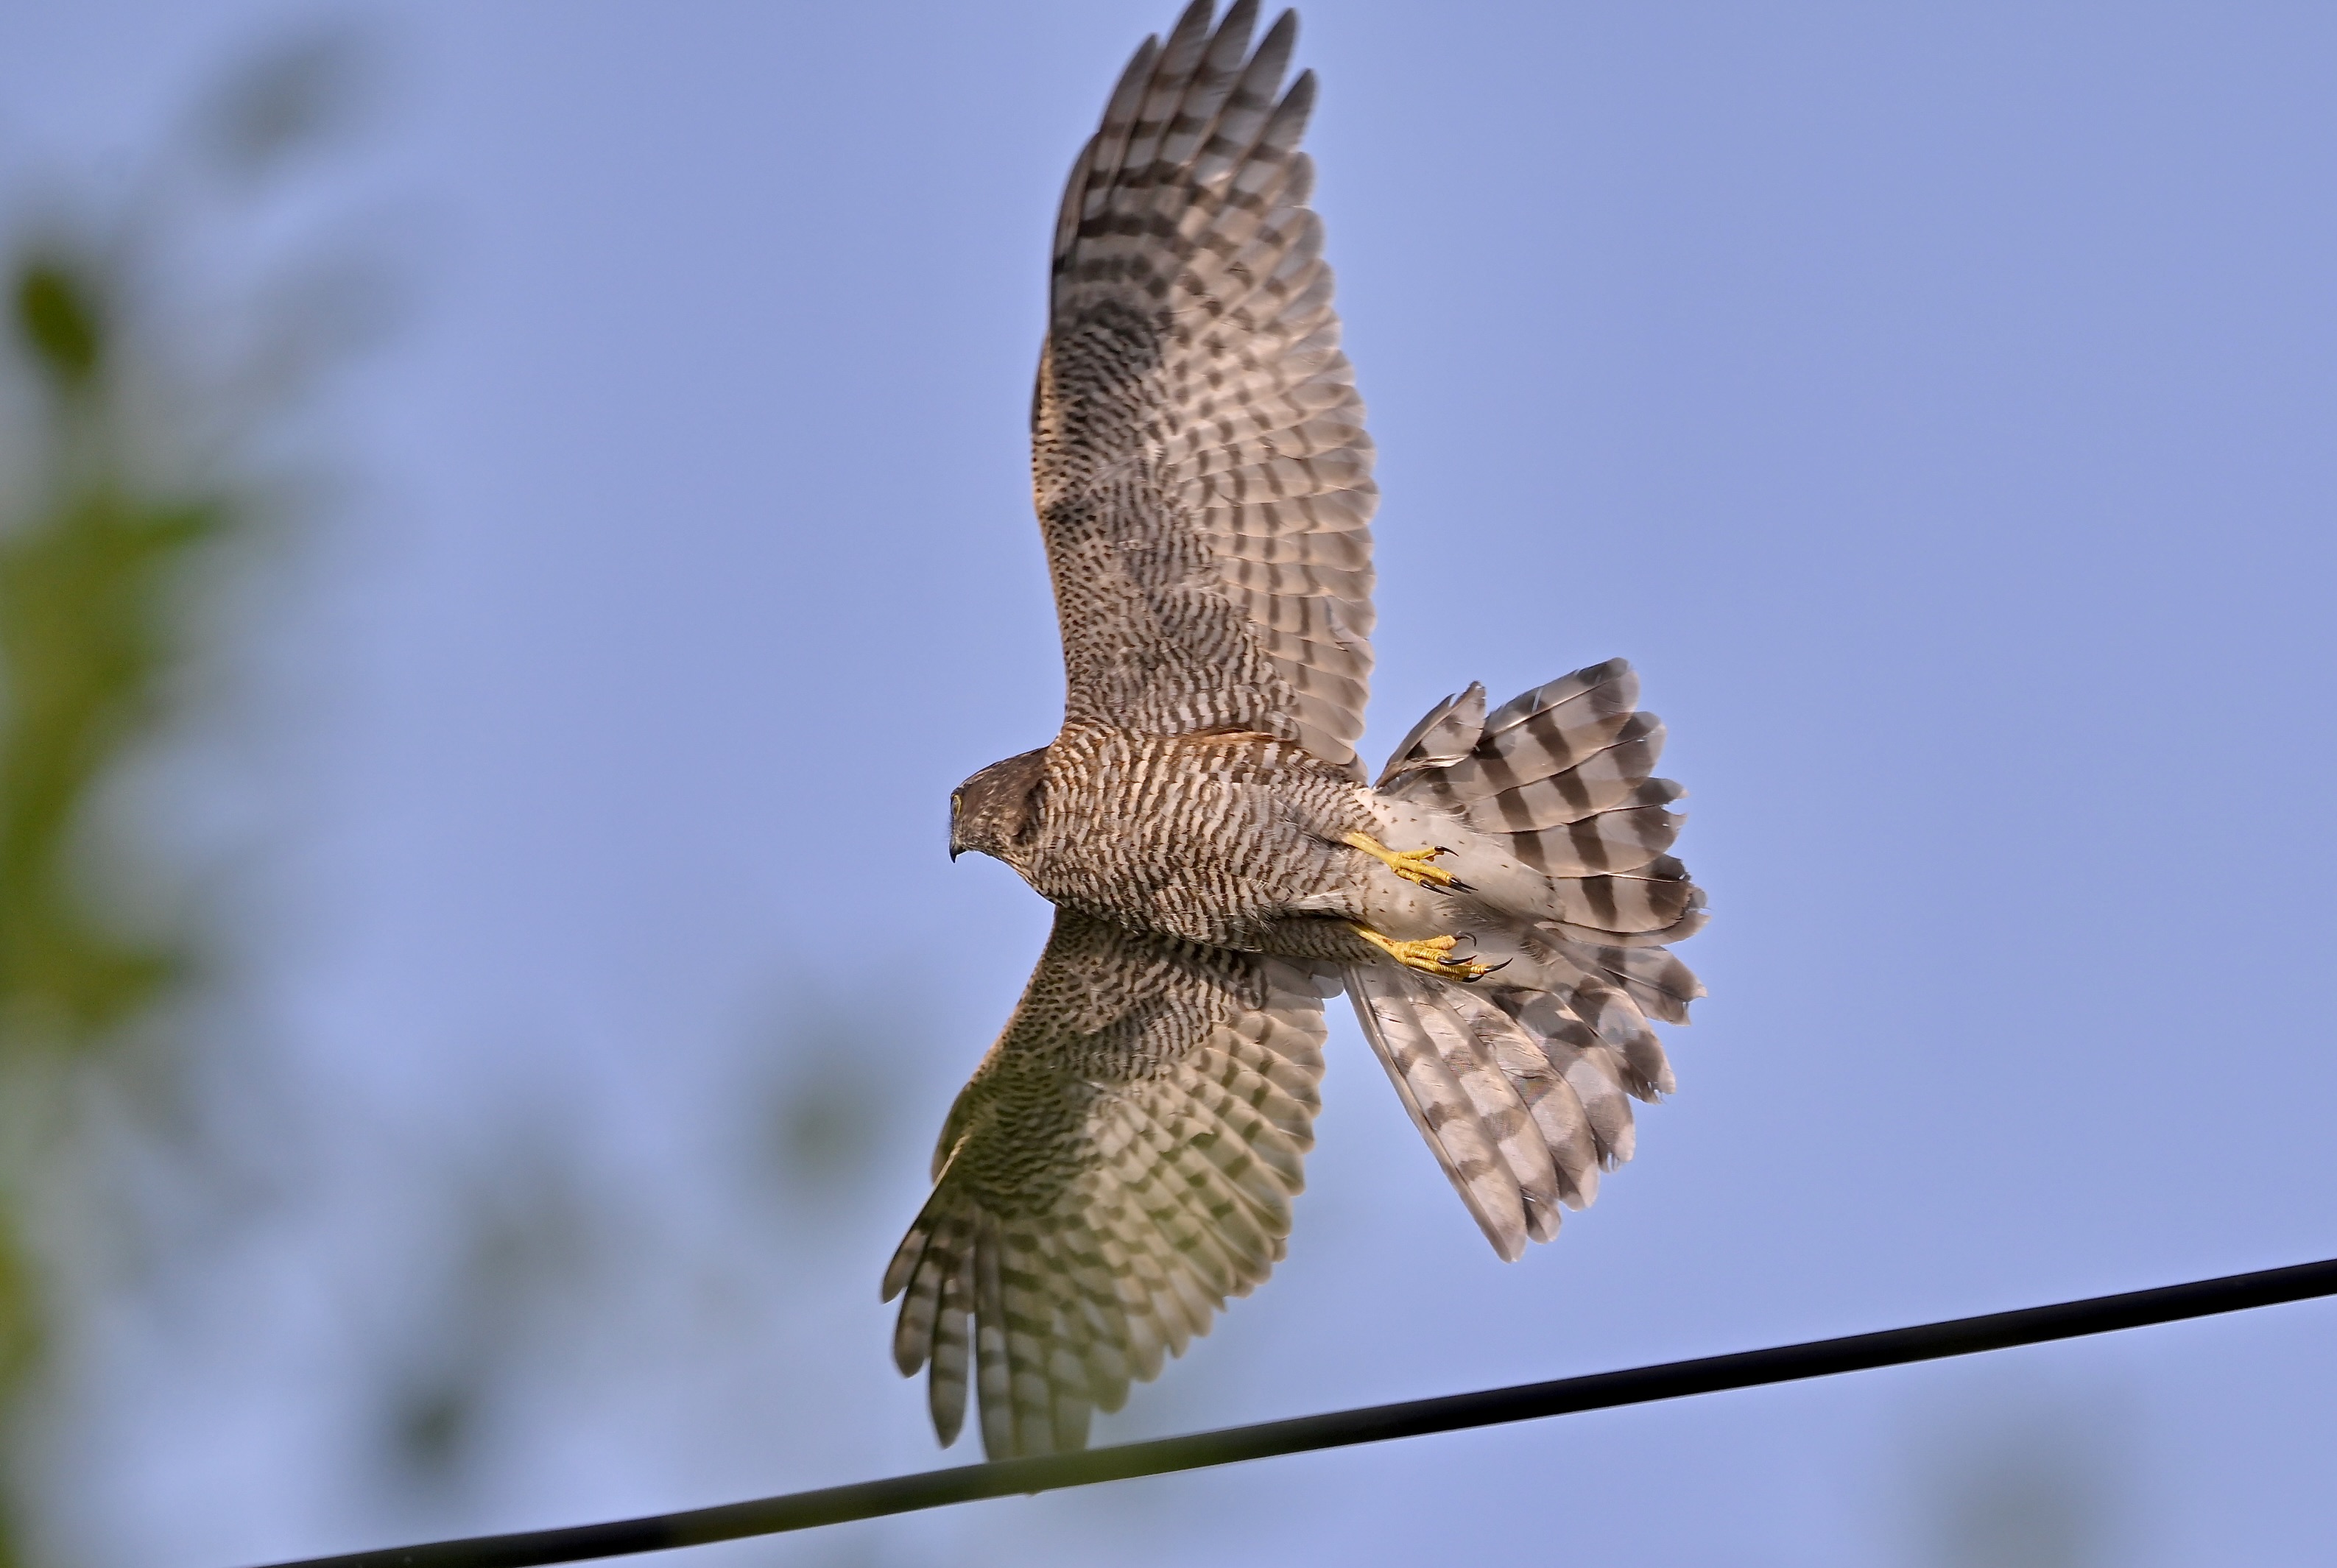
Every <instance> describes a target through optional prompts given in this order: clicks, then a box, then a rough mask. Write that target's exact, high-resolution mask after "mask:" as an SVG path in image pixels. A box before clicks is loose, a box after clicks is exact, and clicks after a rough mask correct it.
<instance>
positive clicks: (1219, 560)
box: [885, 0, 1704, 1457]
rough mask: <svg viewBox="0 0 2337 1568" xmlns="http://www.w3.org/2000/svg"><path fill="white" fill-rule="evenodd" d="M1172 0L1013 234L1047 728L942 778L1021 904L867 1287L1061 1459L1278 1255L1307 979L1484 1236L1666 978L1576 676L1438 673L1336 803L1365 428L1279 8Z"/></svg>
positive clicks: (1675, 1016)
mask: <svg viewBox="0 0 2337 1568" xmlns="http://www.w3.org/2000/svg"><path fill="white" fill-rule="evenodd" d="M1211 11H1212V6H1211V4H1210V0H1195V4H1194V5H1192V7H1191V8H1190V9H1189V10H1188V11H1186V12H1185V14H1184V15H1183V16H1182V17H1181V18H1180V19H1179V20H1178V23H1177V24H1176V26H1175V28H1174V29H1173V30H1172V31H1171V32H1170V34H1168V41H1167V42H1166V43H1162V42H1160V41H1159V39H1148V40H1147V41H1146V42H1145V44H1144V45H1143V47H1141V48H1140V49H1139V50H1138V51H1137V53H1136V56H1135V58H1134V59H1133V60H1131V61H1130V62H1129V66H1128V69H1127V71H1126V73H1124V74H1123V75H1122V76H1121V77H1120V84H1119V86H1118V87H1117V88H1115V89H1114V90H1113V93H1112V95H1111V99H1110V104H1109V105H1108V107H1107V108H1106V109H1105V111H1104V115H1103V122H1102V124H1101V126H1100V129H1098V131H1096V133H1095V135H1094V137H1093V138H1092V139H1091V140H1090V141H1089V142H1088V144H1087V147H1086V149H1085V151H1082V152H1081V153H1080V157H1079V161H1078V162H1077V164H1076V165H1075V166H1074V167H1073V169H1072V170H1071V180H1070V183H1069V185H1068V187H1067V188H1066V190H1065V191H1064V194H1063V203H1062V209H1061V218H1060V219H1059V220H1058V221H1057V224H1056V228H1055V239H1054V252H1053V255H1054V267H1053V279H1052V286H1051V300H1050V303H1051V309H1050V317H1049V328H1048V336H1047V342H1046V346H1045V349H1044V351H1043V353H1042V355H1041V360H1040V365H1039V378H1038V390H1037V394H1036V398H1035V400H1034V403H1033V406H1032V479H1033V484H1034V488H1035V491H1036V502H1037V509H1038V513H1039V522H1040V528H1041V532H1042V533H1043V535H1044V538H1045V541H1046V549H1047V559H1048V563H1049V566H1050V568H1051V570H1052V572H1053V576H1054V587H1055V599H1056V606H1057V610H1058V615H1059V618H1060V621H1061V631H1062V641H1063V658H1064V664H1065V666H1066V668H1067V673H1068V694H1067V697H1066V700H1065V704H1064V715H1063V726H1062V730H1061V734H1059V735H1057V736H1056V737H1055V739H1054V740H1053V741H1052V742H1051V743H1050V744H1048V745H1045V746H1042V747H1041V748H1040V749H1038V750H1036V751H1032V752H1026V753H1023V754H1022V755H1020V756H1014V757H1010V758H1008V759H1007V760H1006V761H1004V762H1001V763H997V764H994V765H992V766H990V767H987V768H985V769H983V771H982V772H980V773H978V774H974V775H973V777H972V778H971V779H968V780H967V781H966V783H965V784H963V786H962V787H961V788H960V789H959V790H958V791H957V793H956V794H954V795H953V797H952V798H951V816H950V852H951V854H952V855H953V857H954V856H955V855H956V854H957V853H959V852H962V851H965V850H978V851H980V852H983V853H985V854H990V855H994V856H996V857H997V858H998V859H1000V860H1002V861H1004V862H1006V863H1007V864H1008V865H1010V866H1012V867H1013V868H1014V869H1015V870H1016V871H1017V872H1021V873H1022V877H1023V878H1024V880H1025V881H1028V882H1029V883H1030V884H1031V886H1032V888H1034V889H1036V890H1037V891H1039V892H1040V893H1041V894H1042V895H1043V896H1045V897H1046V898H1047V899H1049V900H1050V901H1052V902H1053V903H1054V905H1055V906H1056V914H1055V925H1054V930H1053V933H1052V935H1051V936H1050V938H1049V939H1048V941H1047V946H1046V950H1045V952H1044V953H1043V954H1042V955H1041V958H1040V959H1039V967H1038V969H1037V972H1036V973H1034V974H1033V975H1032V977H1031V982H1030V986H1029V988H1028V989H1026V990H1025V991H1024V993H1023V996H1022V1002H1021V1004H1020V1005H1019V1006H1018V1007H1017V1008H1016V1009H1015V1012H1014V1016H1013V1018H1012V1019H1011V1020H1010V1021H1009V1022H1008V1023H1007V1025H1006V1028H1005V1031H1004V1033H1002V1035H1001V1036H1000V1037H999V1038H998V1042H997V1044H996V1045H994V1046H993V1047H992V1048H991V1050H990V1053H989V1055H988V1056H987V1057H984V1058H983V1061H982V1064H981V1065H980V1066H978V1067H977V1068H976V1069H975V1071H974V1075H973V1081H972V1082H971V1083H969V1084H967V1085H966V1086H965V1088H964V1090H963V1093H961V1094H960V1095H959V1096H958V1098H957V1103H956V1105H955V1106H954V1107H953V1109H952V1110H951V1112H950V1114H949V1117H948V1122H947V1125H945V1126H944V1129H943V1132H942V1137H941V1144H940V1146H939V1148H938V1149H937V1150H936V1151H935V1154H934V1191H933V1195H932V1197H931V1198H930V1199H929V1200H928V1201H927V1203H925V1205H924V1210H923V1211H922V1212H921V1213H919V1214H918V1216H917V1219H916V1222H915V1223H914V1225H912V1226H911V1228H910V1231H909V1233H908V1236H907V1237H906V1239H905V1240H904V1241H903V1242H902V1243H901V1247H900V1251H899V1252H898V1253H897V1254H896V1255H895V1258H894V1260H893V1263H892V1267H891V1268H890V1270H889V1271H887V1272H886V1274H885V1299H886V1300H891V1299H892V1298H893V1297H894V1296H895V1295H899V1296H901V1297H902V1302H901V1309H900V1317H899V1320H898V1324H897V1328H896V1330H895V1338H894V1351H895V1359H896V1360H897V1361H898V1363H899V1365H900V1368H901V1370H902V1371H903V1373H904V1374H906V1375H912V1376H914V1374H915V1373H916V1372H917V1371H918V1370H919V1369H920V1368H931V1374H930V1378H929V1391H930V1401H931V1407H932V1413H933V1419H934V1427H936V1429H937V1430H938V1431H939V1433H940V1435H941V1437H942V1440H943V1441H944V1443H946V1442H949V1441H952V1440H953V1439H954V1438H955V1437H956V1435H957V1433H958V1430H959V1427H960V1426H961V1424H962V1423H963V1418H964V1415H965V1405H966V1392H967V1382H968V1378H969V1377H971V1378H972V1380H973V1386H974V1388H975V1390H976V1391H977V1393H978V1395H979V1399H980V1407H981V1419H982V1434H983V1446H984V1447H985V1449H986V1450H987V1451H988V1452H989V1453H990V1454H991V1455H992V1456H993V1457H1004V1456H1012V1455H1025V1454H1039V1453H1047V1452H1052V1451H1057V1450H1062V1449H1070V1448H1076V1447H1079V1446H1081V1445H1082V1444H1083V1443H1084V1442H1085V1441H1086V1438H1087V1430H1088V1422H1089V1417H1090V1412H1091V1411H1092V1410H1094V1409H1097V1408H1101V1409H1105V1410H1112V1409H1117V1408H1119V1407H1120V1403H1121V1401H1122V1400H1123V1399H1125V1398H1126V1397H1127V1394H1128V1389H1129V1384H1130V1383H1131V1382H1133V1381H1139V1380H1142V1379H1145V1378H1151V1377H1153V1376H1154V1375H1155V1374H1157V1373H1158V1372H1159V1369H1160V1366H1161V1361H1162V1359H1163V1357H1164V1356H1170V1355H1176V1354H1178V1353H1179V1352H1181V1351H1182V1350H1183V1349H1184V1348H1185V1346H1186V1344H1187V1343H1188V1340H1189V1339H1190V1338H1191V1337H1192V1336H1194V1335H1196V1334H1200V1333H1205V1332H1207V1331H1208V1325H1209V1320H1210V1318H1211V1315H1212V1314H1213V1313H1214V1312H1216V1311H1217V1310H1218V1309H1219V1308H1221V1307H1222V1306H1223V1305H1224V1303H1225V1300H1226V1298H1227V1296H1231V1295H1241V1294H1245V1293H1247V1291H1248V1290H1250V1289H1251V1288H1252V1287H1254V1286H1255V1285H1257V1283H1258V1282H1259V1281H1262V1280H1264V1279H1265V1278H1266V1273H1267V1271H1269V1270H1270V1269H1271V1268H1272V1267H1273V1265H1274V1264H1275V1262H1276V1261H1278V1260H1279V1259H1280V1258H1281V1257H1282V1255H1283V1244H1284V1238H1285V1237H1286V1235H1287V1233H1288V1232H1289V1227H1290V1201H1291V1197H1292V1195H1293V1194H1294V1193H1296V1192H1297V1191H1298V1190H1299V1185H1300V1164H1301V1161H1302V1158H1303V1157H1304V1155H1305V1152H1306V1150H1307V1149H1308V1147H1309V1146H1310V1145H1311V1144H1312V1142H1313V1134H1312V1130H1311V1126H1312V1122H1313V1118H1314V1115H1315V1108H1316V1105H1317V1099H1316V1094H1315V1085H1316V1082H1317V1080H1318V1079H1319V1077H1320V1076H1321V1074H1322V1071H1323V1058H1322V1051H1321V1047H1322V1043H1323V1037H1324V1022H1323V1000H1324V998H1326V997H1329V996H1334V995H1336V994H1337V993H1338V992H1339V991H1340V990H1341V989H1345V991H1346V992H1347V994H1348V995H1349V997H1351V998H1353V999H1354V1006H1355V1012H1356V1016H1357V1017H1358V1018H1360V1019H1361V1020H1362V1023H1363V1030H1364V1037H1366V1038H1367V1039H1368V1040H1369V1041H1370V1042H1371V1045H1372V1048H1373V1049H1374V1051H1376V1052H1377V1053H1378V1055H1379V1057H1380V1059H1381V1061H1382V1062H1383V1063H1384V1065H1385V1066H1386V1068H1387V1072H1388V1076H1389V1078H1390V1079H1391V1081H1393V1084H1394V1086H1395V1091H1396V1094H1397V1095H1398V1096H1400V1097H1401V1098H1402V1099H1403V1105H1404V1107H1405V1109H1406V1110H1408V1111H1409V1112H1411V1114H1412V1118H1413V1122H1414V1123H1415V1124H1416V1125H1418V1126H1419V1128H1420V1131H1421V1133H1422V1135H1423V1136H1424V1137H1425V1138H1426V1139H1427V1141H1428V1144H1429V1146H1430V1148H1432V1149H1433V1151H1434V1152H1435V1154H1436V1157H1437V1159H1438V1160H1439V1161H1440V1162H1441V1163H1442V1165H1443V1167H1444V1170H1445V1173H1446V1174H1448V1175H1449V1176H1450V1177H1451V1178H1452V1184H1453V1186H1454V1187H1455V1188H1456V1189H1457V1190H1458V1191H1459V1193H1460V1194H1461V1199H1462V1203H1465V1204H1466V1205H1467V1206H1468V1209H1469V1212H1470V1213H1471V1214H1472V1215H1473V1216H1474V1217H1475V1219H1476V1221H1477V1223H1478V1224H1479V1225H1480V1226H1481V1227H1482V1228H1483V1230H1484V1232H1485V1235H1486V1237H1487V1238H1488V1239H1489V1240H1490V1241H1491V1242H1492V1244H1493V1248H1494V1250H1495V1251H1497V1252H1499V1253H1500V1254H1501V1256H1502V1257H1503V1258H1505V1259H1514V1258H1516V1257H1518V1256H1519V1255H1520V1254H1521V1252H1522V1251H1524V1249H1525V1243H1526V1241H1527V1240H1528V1238H1532V1239H1535V1240H1539V1241H1547V1240H1549V1239H1550V1237H1552V1236H1554V1235H1556V1234H1557V1232H1558V1227H1559V1218H1560V1212H1561V1211H1562V1210H1563V1209H1565V1208H1580V1207H1582V1206H1583V1205H1585V1204H1587V1203H1589V1202H1590V1201H1591V1199H1592V1197H1593V1196H1594V1195H1595V1194H1596V1193H1597V1192H1598V1189H1599V1174H1600V1172H1601V1171H1602V1170H1604V1169H1609V1168H1611V1167H1613V1166H1614V1165H1616V1164H1620V1163H1621V1162H1622V1161H1624V1160H1627V1159H1628V1158H1629V1157H1630V1154H1631V1143H1632V1121H1631V1108H1630V1101H1631V1099H1633V1098H1637V1099H1642V1100H1654V1099H1655V1098H1657V1096H1659V1095H1661V1094H1663V1093H1665V1092H1667V1091H1668V1090H1669V1089H1670V1088H1671V1087H1672V1073H1671V1069H1670V1067H1669V1066H1667V1063H1666V1061H1665V1057H1664V1051H1663V1047H1661V1046H1660V1045H1659V1044H1658V1043H1657V1039H1656V1037H1655V1035H1654V1033H1653V1031H1652V1030H1651V1029H1650V1028H1649V1027H1648V1019H1649V1018H1657V1019H1661V1020H1664V1021H1667V1022H1670V1023H1685V1022H1687V1004H1688V1002H1689V1001H1690V1000H1691V999H1692V998H1695V997H1697V996H1699V995H1701V994H1702V988H1701V987H1699V986H1698V985H1697V982H1696V979H1695V977H1694V976H1692V975H1691V974H1690V973H1689V972H1688V970H1687V968H1686V967H1685V966H1683V965H1682V964H1681V963H1680V962H1679V960H1678V959H1676V958H1674V957H1673V956H1672V955H1671V954H1670V953H1669V952H1668V951H1667V950H1666V947H1665V944H1666V943H1667V942H1670V941H1674V940H1678V939H1680V938H1683V937H1686V936H1688V935H1690V934H1691V933H1693V932H1694V931H1695V930H1697V927H1698V926H1700V925H1701V924H1702V923H1703V919H1704V916H1703V902H1704V900H1703V895H1702V893H1701V892H1700V891H1698V890H1697V888H1696V887H1695V886H1694V885H1693V884H1692V883H1691V882H1690V881H1688V879H1687V872H1686V871H1685V870H1684V868H1682V866H1681V865H1680V863H1679V862H1677V861H1676V860H1674V859H1672V858H1671V857H1670V855H1669V854H1667V850H1668V849H1669V848H1670V846H1671V843H1672V840H1673V838H1674V836H1675V835H1676V834H1677V832H1678V827H1679V821H1680V819H1679V818H1678V817H1677V815H1675V814H1674V813H1672V812H1671V811H1670V810H1669V809H1668V808H1669V806H1670V804H1671V803H1672V802H1673V801H1674V800H1675V799H1677V797H1678V795H1679V794H1680V791H1679V789H1678V787H1677V785H1675V784H1671V783H1669V782H1668V781H1667V780H1663V779H1657V778H1653V777H1650V776H1649V770H1650V769H1651V768H1652V767H1653V766H1654V765H1655V762H1656V757H1657V751H1658V749H1659V748H1660V746H1661V745H1662V742H1663V734H1664V732H1663V726H1661V725H1660V724H1658V723H1657V721H1656V719H1655V718H1654V717H1653V716H1650V715H1648V714H1644V713H1640V712H1638V711H1637V704H1638V683H1637V680H1636V678H1635V677H1633V675H1632V673H1631V671H1630V668H1629V667H1628V666H1627V665H1625V664H1624V663H1623V662H1622V661H1621V660H1619V659H1618V660H1612V661H1610V662H1609V663H1606V664H1601V665H1595V666H1593V667H1590V668H1588V669H1584V670H1579V671H1577V672H1576V673H1575V674H1572V675H1569V676H1566V677H1562V678H1560V679H1559V680H1555V681H1552V682H1550V684H1549V685H1547V686H1544V687H1540V688H1538V689H1536V690H1533V691H1530V692H1528V693H1526V694H1525V695H1524V696H1520V697H1518V698H1516V699H1514V700H1513V701H1511V702H1509V703H1506V704H1504V705H1502V706H1501V707H1499V708H1496V709H1494V710H1492V711H1491V712H1488V711H1487V709H1486V704H1485V694H1484V690H1483V688H1482V687H1480V686H1475V685H1472V686H1471V687H1469V689H1468V690H1467V691H1465V692H1463V693H1462V694H1461V695H1460V696H1454V697H1449V698H1447V699H1446V700H1445V701H1443V702H1442V703H1440V704H1438V705H1437V706H1436V707H1435V708H1434V709H1433V711H1432V712H1431V713H1430V714H1429V715H1428V716H1426V717H1425V718H1423V719H1422V720H1421V721H1420V723H1419V724H1418V725H1416V726H1413V731H1412V733H1411V734H1410V735H1406V736H1405V737H1404V739H1403V741H1402V742H1401V743H1400V744H1399V745H1397V746H1396V748H1395V752H1394V755H1393V758H1392V759H1391V760H1390V761H1389V763H1388V765H1387V766H1386V768H1385V769H1384V771H1383V772H1382V773H1381V774H1380V775H1379V779H1378V781H1377V783H1376V784H1365V783H1364V777H1365V775H1364V771H1363V767H1362V765H1361V764H1360V763H1359V761H1358V760H1357V758H1356V755H1355V751H1354V742H1355V740H1356V739H1357V737H1358V736H1360V735H1362V733H1363V727H1364V726H1363V711H1364V696H1365V682H1366V679H1367V677H1368V676H1369V674H1370V670H1371V666H1372V651H1371V644H1370V641H1369V638H1370V634H1371V630H1372V601H1371V595H1372V581H1373V578H1372V565H1371V534H1370V531H1369V528H1368V524H1369V522H1370V521H1371V517H1372V513H1373V510H1374V506H1375V504H1376V502H1377V500H1378V491H1377V489H1376V487H1375V486H1374V483H1373V482H1372V477H1371V470H1372V443H1371V439H1370V437H1369V436H1367V435H1366V434H1365V433H1364V407H1363V404H1362V402H1361V400H1360V399H1359V398H1358V397H1357V395H1356V393H1355V385H1354V374H1353V370H1352V367H1351V366H1350V365H1349V364H1348V361H1347V358H1346V356H1345V355H1344V354H1342V353H1341V352H1340V349H1339V322H1338V317H1336V316H1335V314H1334V313H1333V311H1332V308H1331V272H1330V269H1329V268H1328V267H1326V266H1325V264H1324V261H1323V259H1322V238H1323V227H1322V224H1321V222H1320V220H1319V219H1317V218H1316V217H1315V214H1314V212H1312V211H1311V210H1309V209H1308V207H1307V204H1306V203H1307V195H1308V191H1309V189H1310V187H1311V186H1312V183H1313V167H1312V164H1311V162H1310V161H1309V160H1308V158H1307V157H1306V155H1305V153H1303V152H1301V151H1298V142H1299V137H1300V133H1301V131H1303V129H1304V128H1305V122H1306V117H1307V112H1308V110H1309V108H1310V106H1311V105H1312V104H1313V102H1314V100H1315V79H1314V76H1313V74H1312V73H1305V74H1302V75H1300V76H1299V77H1298V78H1297V80H1296V81H1295V82H1294V83H1291V85H1290V87H1289V89H1288V91H1287V92H1284V91H1281V81H1282V75H1283V72H1284V68H1285V66H1286V63H1287V62H1288V60H1289V57H1290V51H1291V45H1292V42H1293V39H1294V37H1295V36H1296V24H1295V21H1294V18H1293V17H1292V16H1291V15H1289V14H1287V13H1286V14H1284V15H1283V16H1282V17H1281V18H1280V19H1279V20H1278V21H1276V23H1275V24H1274V25H1273V26H1272V27H1271V28H1269V29H1268V30H1267V32H1266V35H1265V37H1264V38H1263V39H1262V40H1261V41H1260V42H1259V43H1258V44H1257V49H1256V50H1255V52H1253V51H1251V50H1250V48H1249V39H1250V34H1251V29H1252V26H1253V24H1254V22H1255V19H1256V15H1257V5H1256V0H1237V4H1236V5H1234V6H1233V8H1232V9H1231V10H1230V11H1228V12H1227V15H1226V16H1225V19H1224V21H1223V22H1222V23H1221V24H1218V25H1217V26H1216V27H1215V28H1214V29H1212V27H1211V25H1210V20H1211Z"/></svg>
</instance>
